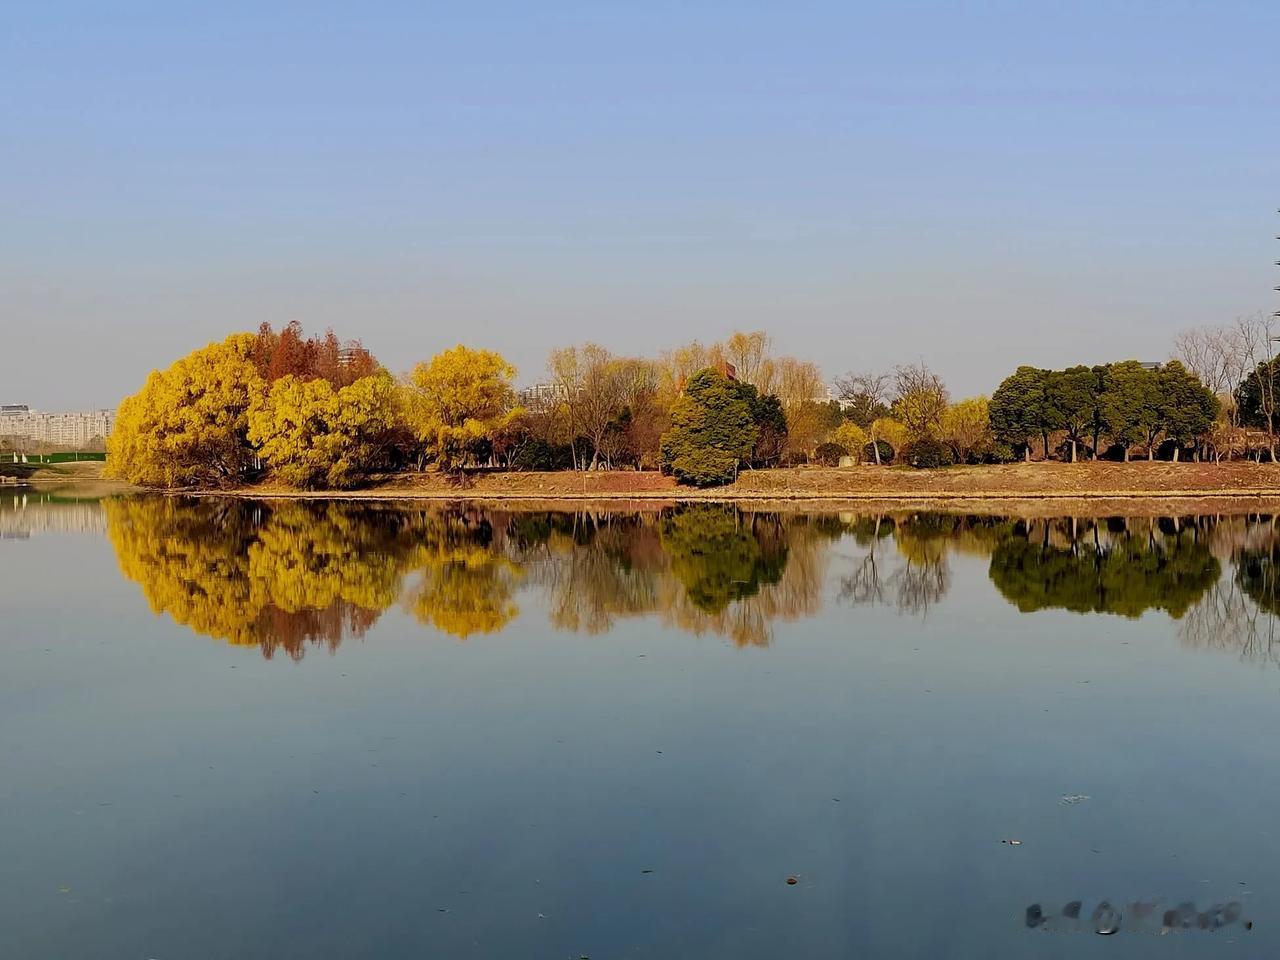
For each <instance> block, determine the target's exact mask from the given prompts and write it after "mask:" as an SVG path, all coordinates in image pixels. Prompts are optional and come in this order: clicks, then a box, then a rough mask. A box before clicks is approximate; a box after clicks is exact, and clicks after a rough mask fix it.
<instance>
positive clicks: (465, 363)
mask: <svg viewBox="0 0 1280 960" xmlns="http://www.w3.org/2000/svg"><path fill="white" fill-rule="evenodd" d="M515 375H516V368H515V367H513V366H512V365H511V364H509V363H507V361H506V360H504V359H503V358H502V356H501V355H500V354H497V353H495V352H493V351H492V350H473V349H471V348H470V347H464V346H462V345H461V344H459V345H458V346H456V347H454V348H453V349H452V350H445V351H444V352H443V353H438V354H436V355H435V356H434V357H432V358H431V361H430V362H429V363H420V364H418V365H417V366H416V367H415V368H414V370H413V373H412V374H411V375H410V377H409V385H408V390H407V392H406V396H405V412H406V417H407V420H408V423H409V426H410V428H411V429H412V431H413V434H414V436H415V437H416V438H417V440H418V442H419V443H420V444H421V446H422V453H423V456H424V458H430V459H434V460H435V461H436V462H437V463H438V464H439V465H440V469H442V470H446V471H452V470H456V469H458V468H459V467H460V466H462V464H463V463H464V462H465V461H466V459H467V457H468V456H469V455H470V451H471V448H472V447H473V445H474V444H476V443H477V442H478V441H481V440H487V439H490V438H492V437H493V436H494V435H495V434H497V433H498V432H499V431H500V430H502V429H503V428H504V427H506V426H507V425H508V424H510V423H511V422H512V421H513V420H514V419H515V418H516V417H517V416H518V415H519V410H518V409H516V408H515V405H514V399H515V392H514V390H513V389H512V386H511V383H512V381H513V380H514V379H515Z"/></svg>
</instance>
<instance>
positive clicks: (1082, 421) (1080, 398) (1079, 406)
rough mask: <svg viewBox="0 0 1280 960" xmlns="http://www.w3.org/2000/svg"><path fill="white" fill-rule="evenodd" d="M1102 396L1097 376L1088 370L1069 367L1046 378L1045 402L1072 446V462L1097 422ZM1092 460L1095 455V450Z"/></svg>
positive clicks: (1096, 453)
mask: <svg viewBox="0 0 1280 960" xmlns="http://www.w3.org/2000/svg"><path fill="white" fill-rule="evenodd" d="M1101 392H1102V387H1101V382H1100V378H1099V376H1098V374H1097V373H1096V372H1094V370H1092V369H1091V368H1089V367H1085V366H1076V367H1068V368H1067V369H1066V370H1059V371H1055V372H1053V373H1050V374H1049V377H1048V390H1047V393H1048V402H1049V405H1050V406H1051V407H1052V408H1053V410H1054V420H1055V422H1057V423H1058V424H1060V425H1061V428H1062V429H1064V430H1066V431H1067V440H1068V441H1069V442H1070V443H1071V462H1072V463H1075V462H1076V459H1077V457H1078V449H1079V445H1080V444H1081V443H1083V442H1085V441H1086V440H1087V439H1088V437H1089V434H1090V432H1091V431H1092V430H1093V427H1094V423H1095V422H1096V421H1097V419H1098V397H1099V395H1100V394H1101ZM1093 455H1094V457H1095V458H1096V457H1097V455H1098V451H1097V450H1096V449H1095V450H1094V452H1093Z"/></svg>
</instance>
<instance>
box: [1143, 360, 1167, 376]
mask: <svg viewBox="0 0 1280 960" xmlns="http://www.w3.org/2000/svg"><path fill="white" fill-rule="evenodd" d="M1138 364H1139V365H1140V366H1141V367H1142V369H1143V370H1150V371H1151V372H1152V373H1154V372H1155V371H1157V370H1159V369H1160V368H1161V367H1163V366H1164V364H1163V363H1161V362H1160V361H1159V360H1139V361H1138Z"/></svg>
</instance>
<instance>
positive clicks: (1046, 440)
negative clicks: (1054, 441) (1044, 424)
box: [1040, 430, 1049, 460]
mask: <svg viewBox="0 0 1280 960" xmlns="http://www.w3.org/2000/svg"><path fill="white" fill-rule="evenodd" d="M1040 436H1041V438H1043V440H1044V458H1045V459H1046V460H1048V459H1049V431H1048V430H1042V431H1041V432H1040Z"/></svg>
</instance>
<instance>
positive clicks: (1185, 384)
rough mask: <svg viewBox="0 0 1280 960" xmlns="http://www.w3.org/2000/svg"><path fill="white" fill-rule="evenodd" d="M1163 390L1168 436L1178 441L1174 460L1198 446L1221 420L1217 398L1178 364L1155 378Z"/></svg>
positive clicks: (1168, 364) (1170, 362)
mask: <svg viewBox="0 0 1280 960" xmlns="http://www.w3.org/2000/svg"><path fill="white" fill-rule="evenodd" d="M1156 378H1157V380H1158V382H1159V386H1160V397H1161V411H1162V414H1163V420H1164V430H1165V434H1166V435H1167V436H1168V437H1169V438H1170V439H1172V440H1175V441H1177V443H1176V445H1175V446H1174V448H1173V459H1174V460H1177V459H1178V456H1179V454H1180V452H1181V449H1182V447H1183V446H1185V445H1187V444H1197V445H1198V444H1199V442H1200V439H1201V438H1202V437H1203V436H1204V435H1205V434H1206V433H1208V432H1209V430H1210V428H1211V427H1212V426H1213V423H1214V421H1215V420H1216V419H1217V416H1218V398H1217V397H1215V396H1214V395H1213V394H1212V393H1211V392H1210V391H1209V390H1208V388H1207V387H1205V385H1204V384H1202V383H1201V382H1200V379H1199V378H1198V377H1197V376H1196V375H1195V374H1193V373H1191V372H1190V371H1188V370H1187V368H1186V367H1184V366H1183V365H1182V364H1181V363H1179V362H1178V361H1177V360H1171V361H1169V362H1168V363H1166V364H1165V365H1164V366H1163V367H1161V368H1160V372H1159V373H1158V374H1157V375H1156Z"/></svg>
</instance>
